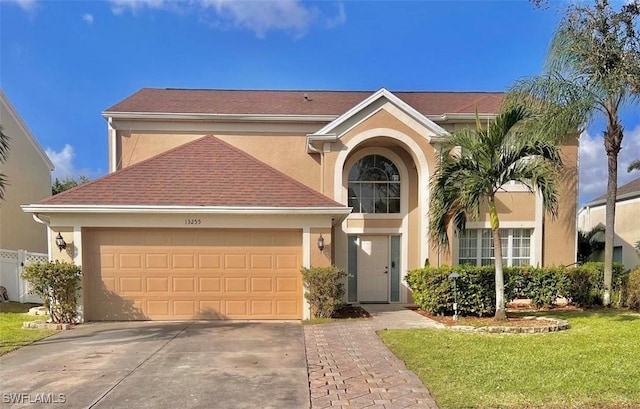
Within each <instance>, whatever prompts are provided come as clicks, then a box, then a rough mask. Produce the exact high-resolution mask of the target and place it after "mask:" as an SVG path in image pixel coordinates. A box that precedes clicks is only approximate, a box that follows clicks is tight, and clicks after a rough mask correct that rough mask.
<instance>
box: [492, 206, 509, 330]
mask: <svg viewBox="0 0 640 409" xmlns="http://www.w3.org/2000/svg"><path fill="white" fill-rule="evenodd" d="M489 216H490V218H491V233H492V235H493V255H494V256H495V258H496V265H495V266H496V315H495V319H496V320H500V321H502V320H506V319H507V311H506V309H505V302H504V272H503V269H502V240H500V220H499V219H498V211H497V209H496V201H495V198H494V197H493V196H491V197H490V198H489Z"/></svg>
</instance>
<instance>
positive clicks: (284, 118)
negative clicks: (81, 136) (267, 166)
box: [102, 111, 338, 122]
mask: <svg viewBox="0 0 640 409" xmlns="http://www.w3.org/2000/svg"><path fill="white" fill-rule="evenodd" d="M102 117H103V118H105V119H107V118H111V119H148V120H160V119H164V120H183V121H188V120H199V121H231V122H331V121H333V120H334V119H336V118H338V115H286V114H275V115H274V114H207V113H177V112H110V111H104V112H103V113H102Z"/></svg>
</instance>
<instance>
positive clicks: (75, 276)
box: [22, 261, 82, 323]
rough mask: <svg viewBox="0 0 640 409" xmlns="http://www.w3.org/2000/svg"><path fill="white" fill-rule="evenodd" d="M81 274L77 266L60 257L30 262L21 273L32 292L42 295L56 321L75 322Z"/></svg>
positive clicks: (52, 317)
mask: <svg viewBox="0 0 640 409" xmlns="http://www.w3.org/2000/svg"><path fill="white" fill-rule="evenodd" d="M81 277H82V273H81V270H80V267H78V266H76V265H75V264H73V263H67V262H61V261H55V262H51V261H48V262H45V263H33V264H29V265H28V266H26V267H25V268H24V272H23V273H22V278H24V279H25V280H27V281H28V282H29V285H30V287H31V292H32V293H34V294H37V295H38V296H40V298H42V300H43V301H44V304H45V306H46V307H47V309H48V310H49V313H50V315H51V320H52V321H53V322H56V323H73V322H75V319H76V316H77V309H78V299H77V291H78V290H80V288H81V287H80V282H81Z"/></svg>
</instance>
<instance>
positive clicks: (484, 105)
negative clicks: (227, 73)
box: [105, 88, 504, 115]
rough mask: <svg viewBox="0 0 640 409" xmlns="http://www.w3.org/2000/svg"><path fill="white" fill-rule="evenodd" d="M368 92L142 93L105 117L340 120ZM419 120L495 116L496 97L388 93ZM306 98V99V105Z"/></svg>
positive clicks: (153, 90)
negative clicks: (136, 114) (245, 116)
mask: <svg viewBox="0 0 640 409" xmlns="http://www.w3.org/2000/svg"><path fill="white" fill-rule="evenodd" d="M371 94H373V92H371V91H260V90H211V89H172V88H167V89H161V88H142V89H141V90H139V91H138V92H136V93H134V94H133V95H131V96H129V97H127V98H125V99H124V100H122V101H120V102H118V103H117V104H115V105H114V106H112V107H110V108H108V109H107V110H106V111H105V113H109V112H140V113H175V114H257V115H342V114H344V113H345V112H347V111H348V110H350V109H351V108H353V107H354V106H355V105H357V104H358V103H360V102H362V101H363V100H365V99H366V98H367V97H369V96H370V95H371ZM393 94H394V95H395V96H397V97H398V98H400V99H401V100H403V101H404V102H406V103H407V104H409V105H411V106H412V107H413V108H414V109H416V110H417V111H418V112H420V113H422V114H423V115H442V114H444V113H448V114H449V113H473V112H475V111H476V108H477V110H478V112H479V113H496V112H498V110H499V108H500V104H501V103H502V99H503V96H504V94H503V93H501V92H419V91H415V92H393ZM305 96H306V97H307V98H306V99H305Z"/></svg>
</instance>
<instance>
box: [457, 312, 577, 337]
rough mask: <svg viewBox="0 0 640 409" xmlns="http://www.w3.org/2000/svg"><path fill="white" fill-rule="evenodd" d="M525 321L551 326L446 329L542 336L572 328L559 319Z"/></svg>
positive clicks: (528, 318) (539, 318)
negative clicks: (543, 322) (541, 334)
mask: <svg viewBox="0 0 640 409" xmlns="http://www.w3.org/2000/svg"><path fill="white" fill-rule="evenodd" d="M522 319H524V320H536V321H549V322H550V323H549V325H545V326H541V327H518V326H510V327H507V326H499V325H498V326H485V327H472V326H469V325H453V326H450V327H446V328H448V329H452V330H454V331H469V332H489V333H493V334H540V333H546V332H558V331H564V330H567V329H569V328H570V325H569V323H568V322H567V321H565V320H561V319H558V318H548V317H534V316H527V317H522Z"/></svg>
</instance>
